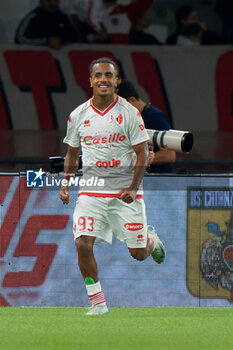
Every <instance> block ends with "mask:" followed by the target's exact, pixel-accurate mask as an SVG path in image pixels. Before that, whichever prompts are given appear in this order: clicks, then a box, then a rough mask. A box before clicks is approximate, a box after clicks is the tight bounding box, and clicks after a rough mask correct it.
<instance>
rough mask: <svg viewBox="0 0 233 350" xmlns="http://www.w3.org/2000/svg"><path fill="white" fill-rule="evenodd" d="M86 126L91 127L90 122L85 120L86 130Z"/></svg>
mask: <svg viewBox="0 0 233 350" xmlns="http://www.w3.org/2000/svg"><path fill="white" fill-rule="evenodd" d="M86 126H91V124H90V120H85V121H84V128H85V127H86Z"/></svg>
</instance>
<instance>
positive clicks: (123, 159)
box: [64, 95, 149, 193]
mask: <svg viewBox="0 0 233 350" xmlns="http://www.w3.org/2000/svg"><path fill="white" fill-rule="evenodd" d="M148 140H149V136H148V134H147V131H146V129H145V126H144V121H143V119H142V117H141V114H140V113H139V111H138V110H137V109H136V108H134V107H133V106H132V105H131V104H130V103H128V102H127V101H126V100H125V99H124V98H122V97H120V96H118V95H116V97H115V101H114V102H113V103H112V104H111V105H110V106H109V107H108V108H107V109H105V110H104V111H99V110H98V109H96V108H95V107H94V106H93V104H92V99H90V100H88V101H87V102H85V103H83V104H82V105H80V106H79V107H77V108H76V109H75V110H74V111H73V112H72V113H71V115H70V116H69V118H68V122H67V134H66V137H65V138H64V142H65V143H67V144H68V145H70V146H71V147H79V146H81V148H82V164H83V178H84V179H88V178H89V179H90V178H92V177H98V178H99V179H104V186H103V188H101V189H100V188H96V189H93V188H91V189H90V192H95V191H99V192H101V193H117V192H119V190H121V189H123V188H127V187H129V186H130V184H131V182H132V178H133V172H134V165H135V161H136V154H135V152H134V150H133V147H132V146H134V145H137V144H139V143H141V142H144V141H148ZM87 190H88V189H87V188H85V191H87Z"/></svg>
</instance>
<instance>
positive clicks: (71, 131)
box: [63, 115, 80, 147]
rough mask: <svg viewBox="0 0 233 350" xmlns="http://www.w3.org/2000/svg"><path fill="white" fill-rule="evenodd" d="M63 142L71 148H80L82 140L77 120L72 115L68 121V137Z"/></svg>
mask: <svg viewBox="0 0 233 350" xmlns="http://www.w3.org/2000/svg"><path fill="white" fill-rule="evenodd" d="M63 142H64V143H67V144H68V145H69V146H71V147H79V146H80V138H79V134H78V131H77V127H76V118H75V117H74V116H72V115H70V116H69V118H68V120H67V130H66V136H65V138H64V140H63Z"/></svg>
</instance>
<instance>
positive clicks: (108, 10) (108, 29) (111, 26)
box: [72, 0, 154, 44]
mask: <svg viewBox="0 0 233 350" xmlns="http://www.w3.org/2000/svg"><path fill="white" fill-rule="evenodd" d="M152 3H153V0H134V2H132V3H131V4H129V5H122V4H119V3H118V1H117V0H74V7H73V12H74V13H73V15H72V18H73V21H74V23H75V25H76V26H77V28H79V30H80V31H81V32H82V34H83V41H87V42H109V43H113V44H128V43H129V40H130V31H131V29H132V28H133V27H134V26H135V25H136V21H137V20H138V19H140V18H142V16H143V15H144V13H145V12H146V11H147V9H148V8H149V7H150V6H151V4H152ZM135 29H136V28H135ZM153 40H154V39H153Z"/></svg>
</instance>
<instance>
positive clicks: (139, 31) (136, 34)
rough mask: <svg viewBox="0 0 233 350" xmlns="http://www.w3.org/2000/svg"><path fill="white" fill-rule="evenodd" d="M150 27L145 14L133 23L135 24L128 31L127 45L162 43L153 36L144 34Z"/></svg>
mask: <svg viewBox="0 0 233 350" xmlns="http://www.w3.org/2000/svg"><path fill="white" fill-rule="evenodd" d="M150 26H151V25H150V20H149V17H148V15H147V14H146V13H145V14H144V15H143V16H142V17H141V18H139V19H138V20H136V21H135V24H134V25H133V27H132V29H131V31H130V38H129V44H132V45H161V44H162V43H161V42H160V41H159V40H158V39H157V38H156V37H155V36H154V35H152V34H150V33H147V32H146V30H148V29H149V27H150Z"/></svg>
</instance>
